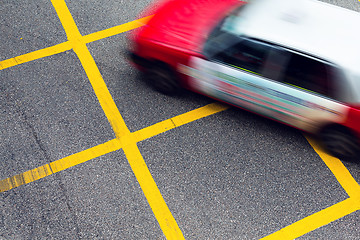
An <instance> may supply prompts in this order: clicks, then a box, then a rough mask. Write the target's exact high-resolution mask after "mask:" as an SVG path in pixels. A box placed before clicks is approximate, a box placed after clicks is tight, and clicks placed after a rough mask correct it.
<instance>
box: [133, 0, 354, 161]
mask: <svg viewBox="0 0 360 240" xmlns="http://www.w3.org/2000/svg"><path fill="white" fill-rule="evenodd" d="M143 15H144V16H150V15H152V18H151V19H150V20H149V21H148V22H147V24H146V25H145V26H144V27H142V28H138V29H135V30H134V31H133V32H131V33H130V35H129V40H130V49H129V55H130V59H131V61H132V62H133V63H134V65H135V66H137V67H138V68H139V69H140V70H141V71H143V72H144V73H145V76H146V79H147V81H148V83H149V84H150V85H151V86H152V87H153V88H154V89H155V90H157V91H159V92H162V93H164V94H169V95H172V94H176V93H178V92H179V91H180V90H181V89H182V88H186V89H189V90H191V91H194V92H197V93H200V94H204V95H206V96H210V97H212V98H214V99H217V100H220V101H223V102H226V103H229V104H231V105H234V106H237V107H240V108H244V109H247V110H249V111H252V112H255V113H257V114H260V115H262V116H265V117H268V118H271V119H274V120H276V121H279V122H282V123H284V124H287V125H290V126H292V127H295V128H298V129H300V130H303V131H306V132H309V133H312V134H315V135H316V136H318V137H319V139H320V140H321V143H322V144H323V147H324V148H325V149H326V150H327V151H328V152H329V153H330V154H332V155H334V156H335V157H338V158H340V159H343V160H355V161H358V160H359V153H360V44H359V43H360V31H358V26H360V14H359V13H357V12H354V11H351V10H347V9H344V8H340V7H336V6H334V5H330V4H326V3H323V2H320V1H317V0H287V1H283V0H252V1H250V3H247V2H243V1H238V0H165V1H164V0H163V1H161V2H159V1H158V2H155V3H154V4H153V5H152V6H150V7H149V9H148V10H146V11H145V12H144V13H143Z"/></svg>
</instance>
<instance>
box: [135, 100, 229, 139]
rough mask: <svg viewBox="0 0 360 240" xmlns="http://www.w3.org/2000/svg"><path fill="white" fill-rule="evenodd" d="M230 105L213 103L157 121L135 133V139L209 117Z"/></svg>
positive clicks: (148, 136)
mask: <svg viewBox="0 0 360 240" xmlns="http://www.w3.org/2000/svg"><path fill="white" fill-rule="evenodd" d="M228 108H229V106H228V105H224V104H221V103H211V104H208V105H206V106H204V107H201V108H198V109H195V110H192V111H190V112H187V113H184V114H181V115H179V116H176V117H173V118H170V119H167V120H164V121H162V122H159V123H156V124H154V125H152V126H149V127H146V128H143V129H141V130H138V131H136V132H134V133H133V135H134V139H135V141H137V142H140V141H143V140H145V139H148V138H151V137H153V136H155V135H158V134H160V133H163V132H165V131H168V130H170V129H173V128H176V127H179V126H182V125H184V124H187V123H190V122H193V121H195V120H198V119H201V118H204V117H207V116H209V115H212V114H215V113H218V112H221V111H224V110H226V109H228Z"/></svg>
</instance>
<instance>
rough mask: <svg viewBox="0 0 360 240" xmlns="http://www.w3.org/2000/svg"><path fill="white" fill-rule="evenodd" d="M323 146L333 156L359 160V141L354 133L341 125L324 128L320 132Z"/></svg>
mask: <svg viewBox="0 0 360 240" xmlns="http://www.w3.org/2000/svg"><path fill="white" fill-rule="evenodd" d="M320 137H321V140H322V143H323V145H324V148H325V149H326V150H327V151H328V152H329V153H330V154H331V155H333V156H334V157H337V158H339V159H341V160H347V161H360V160H359V157H360V146H359V141H358V140H357V139H356V137H355V136H354V134H353V133H352V132H351V131H350V130H349V129H347V128H345V127H342V126H333V127H329V128H326V129H324V130H323V131H322V132H321V134H320Z"/></svg>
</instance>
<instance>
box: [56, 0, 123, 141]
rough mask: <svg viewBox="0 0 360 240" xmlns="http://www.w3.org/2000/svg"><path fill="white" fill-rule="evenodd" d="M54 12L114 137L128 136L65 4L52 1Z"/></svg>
mask: <svg viewBox="0 0 360 240" xmlns="http://www.w3.org/2000/svg"><path fill="white" fill-rule="evenodd" d="M52 3H53V5H54V8H55V11H56V12H57V14H58V16H59V18H60V22H61V23H62V25H63V27H64V29H65V32H66V35H67V37H68V39H69V42H71V44H72V45H73V48H74V51H75V53H76V54H77V56H78V57H79V60H80V62H81V64H82V66H83V68H84V70H85V72H86V75H87V76H88V79H89V81H90V83H91V85H92V87H93V89H94V91H95V94H96V96H97V98H98V100H99V103H100V105H101V107H102V109H103V111H104V113H105V115H106V117H107V119H108V121H109V122H110V125H111V127H112V128H113V130H114V132H115V135H116V137H120V136H121V135H128V134H129V133H130V132H129V130H128V128H127V127H126V125H125V122H124V120H123V118H122V116H121V115H120V112H119V110H118V109H117V107H116V104H115V102H114V100H113V99H112V97H111V95H110V93H109V90H108V88H107V87H106V85H105V82H104V80H103V78H102V76H101V73H100V71H99V69H98V67H97V65H96V63H95V61H94V59H93V57H92V56H91V54H90V52H89V50H88V49H87V47H86V43H85V42H84V41H83V39H82V36H81V34H80V32H79V30H78V28H77V26H76V24H75V21H74V19H73V18H72V16H71V14H70V11H69V10H68V8H67V6H66V3H65V2H64V1H63V0H59V1H58V0H53V1H52Z"/></svg>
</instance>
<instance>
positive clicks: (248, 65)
mask: <svg viewBox="0 0 360 240" xmlns="http://www.w3.org/2000/svg"><path fill="white" fill-rule="evenodd" d="M271 48H272V47H271V46H270V45H268V44H265V43H262V42H260V41H256V40H252V39H245V38H244V39H242V40H241V41H239V42H237V43H236V44H234V45H232V46H229V47H228V48H227V49H225V50H224V51H221V52H219V53H217V54H215V56H214V57H213V59H214V60H217V61H221V62H223V63H226V64H228V65H230V66H232V67H236V68H239V69H242V70H245V71H249V72H252V73H256V74H261V70H262V67H263V65H264V62H265V60H266V58H267V56H268V54H269V52H270V50H271Z"/></svg>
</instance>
